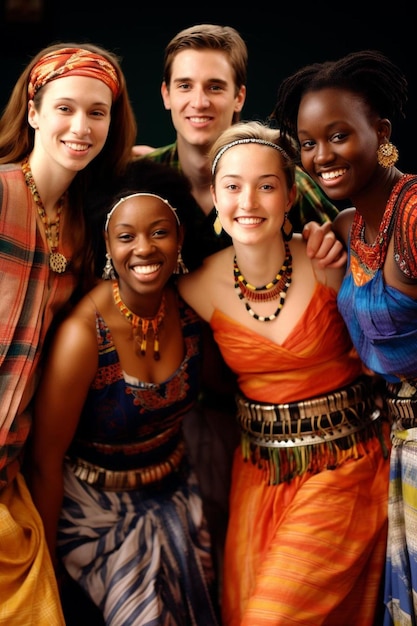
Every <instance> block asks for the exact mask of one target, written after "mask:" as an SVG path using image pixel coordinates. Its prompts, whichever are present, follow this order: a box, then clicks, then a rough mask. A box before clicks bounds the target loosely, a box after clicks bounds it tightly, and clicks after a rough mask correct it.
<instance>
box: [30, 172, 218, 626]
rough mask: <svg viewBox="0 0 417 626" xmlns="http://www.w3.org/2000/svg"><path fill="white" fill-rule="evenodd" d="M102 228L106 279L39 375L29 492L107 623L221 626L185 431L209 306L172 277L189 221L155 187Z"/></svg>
mask: <svg viewBox="0 0 417 626" xmlns="http://www.w3.org/2000/svg"><path fill="white" fill-rule="evenodd" d="M161 167H162V166H161ZM105 240H106V249H107V263H106V267H105V276H104V275H103V278H104V277H105V278H108V280H103V281H101V282H100V283H99V284H98V285H97V286H96V287H95V288H94V289H93V290H92V291H91V292H90V293H89V294H87V295H86V296H85V297H84V298H83V300H82V301H81V302H80V303H79V305H78V306H77V307H76V309H75V310H74V311H73V313H72V314H71V315H70V316H69V317H68V318H67V319H66V320H65V321H64V322H63V323H62V325H61V326H60V327H59V329H58V331H57V333H56V335H55V338H54V341H53V343H52V346H51V350H50V353H49V358H48V361H47V364H46V370H45V375H44V377H43V379H42V381H41V385H40V390H39V394H38V396H37V402H36V415H35V420H34V421H35V427H34V438H33V461H34V462H33V472H32V493H33V497H34V500H35V503H36V505H37V507H38V509H39V511H40V514H41V516H42V519H43V522H44V525H45V531H46V536H47V540H48V545H49V549H50V551H51V555H52V558H53V559H54V560H55V563H56V565H57V567H58V564H59V563H62V564H63V565H64V567H65V569H66V570H67V572H68V573H69V574H70V576H71V577H72V578H73V579H75V580H76V581H77V582H78V583H79V584H80V585H81V586H82V588H83V589H84V590H85V591H86V592H87V594H88V595H89V596H90V597H91V598H92V600H93V601H94V602H95V604H96V605H97V606H98V607H99V609H100V610H101V612H102V613H103V616H104V619H105V623H106V624H107V625H108V626H110V625H112V626H116V625H117V626H121V625H122V624H123V625H125V624H129V625H131V626H132V625H135V626H145V625H146V624H152V625H155V624H161V625H162V624H164V625H170V626H190V625H193V624H195V625H199V626H200V625H201V624H204V625H205V626H217V624H218V619H217V611H216V609H215V607H214V604H213V602H212V598H213V597H214V595H213V592H215V590H214V589H213V588H212V587H213V580H214V575H213V567H212V561H211V546H210V537H209V534H208V531H207V525H206V521H205V518H204V515H203V511H202V501H201V497H200V492H199V489H198V485H197V481H196V478H195V475H194V472H193V471H192V470H191V469H190V466H189V464H188V462H187V455H186V453H185V449H184V441H183V435H182V418H183V415H184V413H185V412H186V411H187V410H189V409H190V407H191V406H192V404H193V402H194V400H195V399H196V397H197V394H198V390H199V385H200V377H201V362H200V349H201V346H200V344H201V333H200V320H199V318H198V317H197V316H196V314H195V312H194V311H193V310H192V309H190V308H189V307H188V306H187V305H186V304H185V303H184V302H183V301H182V300H181V298H180V297H179V295H178V293H177V290H176V287H175V282H174V281H173V274H175V273H178V272H179V271H180V270H181V269H182V270H184V266H183V263H182V259H181V245H182V241H183V231H182V226H181V225H180V221H179V218H178V215H177V211H176V209H174V208H173V207H172V205H171V204H170V203H169V202H168V201H167V200H165V199H164V198H162V197H161V196H159V195H155V194H154V193H153V192H150V191H149V188H148V187H147V188H146V191H143V190H142V191H140V192H137V191H135V192H132V191H129V192H127V193H125V194H124V195H122V196H120V197H119V198H118V199H117V202H116V203H115V204H114V206H113V208H112V209H111V211H110V212H109V213H108V215H107V220H106V224H105Z"/></svg>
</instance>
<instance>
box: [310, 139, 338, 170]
mask: <svg viewBox="0 0 417 626" xmlns="http://www.w3.org/2000/svg"><path fill="white" fill-rule="evenodd" d="M333 159H334V150H333V148H332V144H331V143H330V142H328V141H322V142H320V143H317V144H316V149H315V154H314V160H315V162H316V163H319V164H320V165H323V164H325V163H329V162H331V161H333Z"/></svg>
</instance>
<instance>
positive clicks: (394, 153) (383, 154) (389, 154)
mask: <svg viewBox="0 0 417 626" xmlns="http://www.w3.org/2000/svg"><path fill="white" fill-rule="evenodd" d="M376 155H377V159H378V163H379V165H381V166H382V167H385V168H387V169H388V168H389V167H393V165H395V164H396V162H397V161H398V157H399V154H398V150H397V148H396V147H395V146H394V144H393V143H391V142H390V141H389V142H388V143H381V144H380V145H379V146H378V150H377V151H376Z"/></svg>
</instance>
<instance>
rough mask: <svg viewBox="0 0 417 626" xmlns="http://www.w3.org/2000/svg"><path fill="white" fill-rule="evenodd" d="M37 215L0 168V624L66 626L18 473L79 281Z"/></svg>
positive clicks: (17, 179) (14, 175)
mask: <svg viewBox="0 0 417 626" xmlns="http://www.w3.org/2000/svg"><path fill="white" fill-rule="evenodd" d="M36 215H37V211H36V207H35V205H34V203H33V199H32V196H31V193H30V191H29V189H28V187H27V185H26V183H25V180H24V177H23V173H22V170H21V167H20V165H19V164H13V165H2V166H0V294H1V296H0V398H1V402H0V590H1V591H0V624H1V626H3V625H4V626H11V625H13V626H27V625H28V624H31V626H50V625H52V624H53V625H54V626H63V625H64V618H63V615H62V612H61V608H60V600H59V596H58V592H57V587H56V581H55V575H54V572H53V568H52V565H51V562H50V559H49V553H48V552H47V547H46V544H45V539H44V534H43V527H42V521H41V519H40V517H39V515H38V514H37V511H36V510H35V507H34V505H33V502H32V499H31V497H30V495H29V493H28V491H27V488H26V485H25V481H24V479H23V476H22V475H21V474H20V473H19V470H20V465H21V461H22V454H23V450H24V446H25V443H26V440H27V437H28V435H29V431H30V426H31V415H30V412H29V410H28V406H29V403H30V401H31V398H32V395H33V392H34V389H35V385H36V376H37V374H38V371H39V370H38V365H39V358H40V354H41V350H42V346H43V343H44V341H45V337H46V333H47V331H48V329H49V326H50V324H51V322H52V319H53V316H54V315H55V313H56V312H57V311H58V310H59V309H60V308H61V307H62V306H63V305H65V304H67V302H68V300H69V298H70V296H71V294H72V291H73V289H74V283H75V281H74V277H73V276H72V274H71V272H66V273H65V274H62V275H58V274H54V275H53V276H52V273H51V272H50V270H49V262H48V259H49V254H48V252H47V247H46V242H44V240H43V236H42V235H41V232H40V230H39V229H38V228H37V226H36V225H37V218H36ZM70 252H71V251H70V250H65V253H66V255H67V256H68V257H70V256H71V253H70Z"/></svg>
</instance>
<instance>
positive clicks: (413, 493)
mask: <svg viewBox="0 0 417 626" xmlns="http://www.w3.org/2000/svg"><path fill="white" fill-rule="evenodd" d="M363 232H364V224H363V220H362V218H361V217H360V216H359V214H358V213H356V214H355V217H354V221H353V224H352V234H353V236H352V241H351V243H350V247H349V259H348V271H347V274H346V276H345V278H344V280H343V283H342V286H341V288H340V290H339V293H338V306H339V309H340V312H341V314H342V316H343V318H344V320H345V322H346V325H347V327H348V330H349V332H350V335H351V337H352V341H353V343H354V345H355V347H356V349H357V351H358V353H359V356H360V357H361V359H362V361H363V362H364V363H365V365H366V366H367V367H369V368H370V369H371V370H373V371H374V372H376V373H377V374H379V375H381V376H382V378H384V379H385V381H386V394H385V402H386V406H387V411H388V414H389V417H390V419H391V421H392V449H391V455H390V485H389V506H388V546H387V561H386V572H385V605H386V611H385V617H384V626H414V625H415V624H416V623H417V300H416V299H413V298H411V297H409V296H408V295H406V294H404V293H402V292H401V291H399V290H398V289H395V288H393V287H390V286H389V285H387V284H386V283H385V280H384V275H383V267H384V262H385V259H386V254H387V250H388V245H389V242H390V240H391V239H393V241H394V255H395V261H396V264H397V266H398V267H399V269H400V270H401V271H402V272H403V274H404V276H405V277H406V278H408V279H410V281H415V280H416V279H417V176H412V175H410V174H408V175H403V176H402V177H401V178H400V179H399V181H398V182H397V183H396V185H395V186H394V188H393V190H392V192H391V195H390V198H389V200H388V204H387V209H386V211H385V214H384V218H383V220H382V223H381V227H380V231H379V235H378V237H377V239H376V241H375V243H374V244H372V245H369V244H367V243H366V242H365V241H364V238H363ZM404 242H406V243H404Z"/></svg>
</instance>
